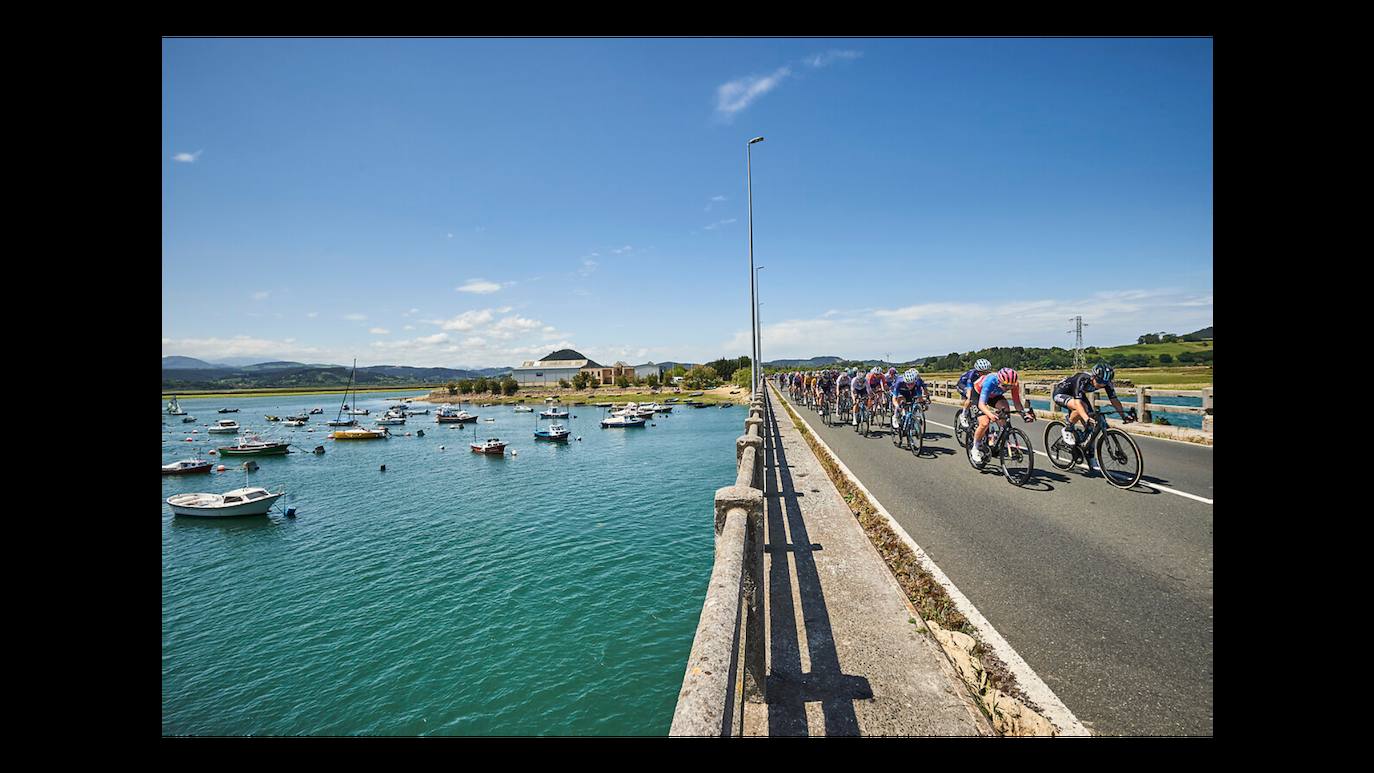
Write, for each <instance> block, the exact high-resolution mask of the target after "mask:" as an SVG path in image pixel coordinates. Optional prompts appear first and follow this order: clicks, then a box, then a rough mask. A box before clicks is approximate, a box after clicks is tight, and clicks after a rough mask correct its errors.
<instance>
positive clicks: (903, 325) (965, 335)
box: [723, 289, 1212, 360]
mask: <svg viewBox="0 0 1374 773" xmlns="http://www.w3.org/2000/svg"><path fill="white" fill-rule="evenodd" d="M1077 314H1082V315H1083V318H1084V321H1085V322H1086V323H1088V324H1087V326H1085V328H1084V343H1085V344H1087V345H1089V346H1115V345H1120V344H1127V343H1131V342H1133V341H1135V339H1136V337H1137V336H1139V335H1140V334H1141V333H1143V332H1145V331H1149V330H1169V331H1177V332H1179V333H1187V332H1191V331H1193V330H1197V329H1198V328H1201V327H1206V326H1207V325H1210V324H1212V304H1211V295H1210V294H1207V295H1205V296H1199V295H1197V294H1195V293H1183V292H1180V291H1177V290H1172V289H1151V290H1145V289H1134V290H1125V291H1112V292H1101V293H1097V294H1094V295H1092V296H1089V297H1085V298H1064V299H1049V298H1045V299H1027V300H1012V301H998V302H997V303H990V304H987V303H966V302H942V303H922V304H913V305H910V306H903V307H899V308H890V309H844V310H833V309H832V310H830V311H827V312H825V313H824V314H822V315H821V316H820V317H818V318H813V319H789V320H784V321H781V322H774V323H770V324H765V325H764V326H763V329H762V331H761V338H762V345H763V350H764V359H768V360H774V359H780V358H788V357H813V356H819V355H835V356H839V357H854V358H860V357H876V356H880V355H882V354H885V353H886V352H888V351H891V352H892V355H893V356H894V357H896V358H898V359H914V358H916V357H924V356H929V355H938V354H946V353H948V352H966V351H972V350H974V349H981V348H983V347H987V346H1035V347H1050V346H1059V347H1063V348H1069V347H1072V346H1073V336H1072V335H1071V334H1069V333H1066V332H1065V331H1067V330H1068V329H1069V328H1070V327H1071V322H1070V319H1069V318H1070V317H1071V316H1074V315H1077ZM746 322H747V320H746ZM888 341H892V342H901V343H893V344H891V345H889V344H887V343H886V342H888ZM723 350H724V351H748V350H749V333H748V331H747V330H740V331H739V332H737V333H736V334H735V336H734V337H733V338H731V339H730V340H728V341H726V342H725V343H724V344H723Z"/></svg>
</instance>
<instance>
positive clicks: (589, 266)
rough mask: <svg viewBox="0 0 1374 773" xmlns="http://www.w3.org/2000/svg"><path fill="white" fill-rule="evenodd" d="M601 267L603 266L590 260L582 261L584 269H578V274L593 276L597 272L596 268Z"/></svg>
mask: <svg viewBox="0 0 1374 773" xmlns="http://www.w3.org/2000/svg"><path fill="white" fill-rule="evenodd" d="M599 265H601V264H600V263H597V262H596V261H594V260H591V259H590V258H589V259H587V260H584V261H582V268H580V269H578V270H577V273H579V274H581V275H582V276H591V275H592V272H594V271H596V267H597V266H599Z"/></svg>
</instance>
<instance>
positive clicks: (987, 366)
mask: <svg viewBox="0 0 1374 773" xmlns="http://www.w3.org/2000/svg"><path fill="white" fill-rule="evenodd" d="M973 368H974V370H981V371H984V372H986V371H990V370H992V363H990V362H988V361H987V360H985V359H981V358H980V359H979V360H978V361H977V362H975V363H973Z"/></svg>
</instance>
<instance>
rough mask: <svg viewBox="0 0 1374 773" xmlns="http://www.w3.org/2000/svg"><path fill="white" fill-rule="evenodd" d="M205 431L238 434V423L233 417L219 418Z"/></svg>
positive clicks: (218, 433)
mask: <svg viewBox="0 0 1374 773" xmlns="http://www.w3.org/2000/svg"><path fill="white" fill-rule="evenodd" d="M206 431H207V432H211V433H214V434H217V435H237V434H239V423H238V422H237V421H234V420H233V419H220V420H219V421H217V422H215V424H214V426H212V427H209V428H208V429H207V430H206Z"/></svg>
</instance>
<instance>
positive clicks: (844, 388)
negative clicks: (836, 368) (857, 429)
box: [835, 368, 854, 418]
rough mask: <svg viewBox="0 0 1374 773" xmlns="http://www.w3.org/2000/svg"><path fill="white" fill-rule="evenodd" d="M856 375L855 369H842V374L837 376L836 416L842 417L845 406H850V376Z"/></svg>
mask: <svg viewBox="0 0 1374 773" xmlns="http://www.w3.org/2000/svg"><path fill="white" fill-rule="evenodd" d="M852 375H854V369H853V368H849V369H847V370H845V369H841V370H840V374H839V375H838V376H836V377H835V416H836V417H837V418H842V417H843V416H844V411H845V408H848V407H849V397H850V392H849V378H850V376H852Z"/></svg>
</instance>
